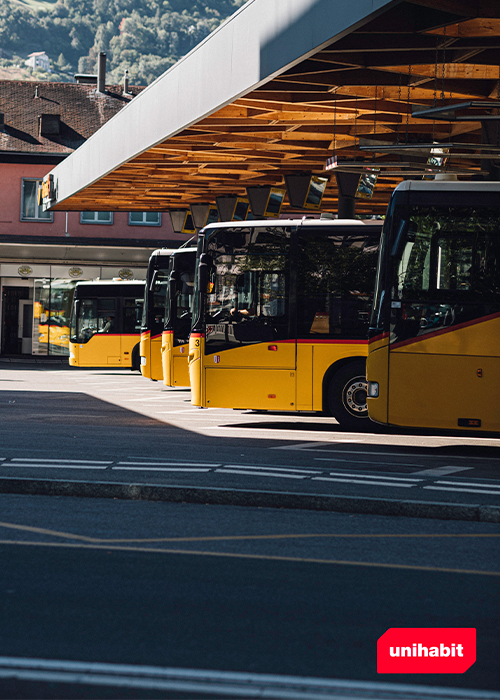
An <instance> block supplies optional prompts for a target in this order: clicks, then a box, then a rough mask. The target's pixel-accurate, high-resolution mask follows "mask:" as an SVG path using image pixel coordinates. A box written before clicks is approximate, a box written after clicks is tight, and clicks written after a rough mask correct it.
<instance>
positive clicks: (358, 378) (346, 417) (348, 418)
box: [327, 360, 373, 431]
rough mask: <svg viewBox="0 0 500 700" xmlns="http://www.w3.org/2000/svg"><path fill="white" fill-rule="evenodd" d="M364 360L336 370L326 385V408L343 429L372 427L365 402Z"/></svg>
mask: <svg viewBox="0 0 500 700" xmlns="http://www.w3.org/2000/svg"><path fill="white" fill-rule="evenodd" d="M366 395H367V382H366V362H365V361H364V360H355V361H354V362H350V363H349V364H347V365H344V366H343V367H341V368H340V369H339V371H338V372H336V373H335V374H334V375H333V377H332V378H331V380H330V383H329V385H328V393H327V399H328V408H329V411H330V413H331V415H332V416H333V417H334V418H335V419H336V420H337V421H338V423H339V425H340V427H341V428H343V429H344V430H355V431H356V430H367V429H369V428H371V427H373V423H372V422H371V421H370V419H369V418H368V407H367V403H366Z"/></svg>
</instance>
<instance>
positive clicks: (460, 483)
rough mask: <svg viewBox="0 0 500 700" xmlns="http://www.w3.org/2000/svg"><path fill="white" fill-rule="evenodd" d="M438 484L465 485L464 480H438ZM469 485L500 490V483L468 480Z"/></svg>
mask: <svg viewBox="0 0 500 700" xmlns="http://www.w3.org/2000/svg"><path fill="white" fill-rule="evenodd" d="M436 484H446V485H447V486H464V485H465V484H464V482H463V481H436ZM467 486H478V487H479V488H480V489H498V490H499V491H500V484H499V485H498V486H497V485H496V484H477V483H474V482H473V481H468V482H467Z"/></svg>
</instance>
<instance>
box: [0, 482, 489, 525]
mask: <svg viewBox="0 0 500 700" xmlns="http://www.w3.org/2000/svg"><path fill="white" fill-rule="evenodd" d="M0 493H11V494H26V495H44V496H70V497H84V498H117V499H123V500H149V501H168V502H172V503H183V502H185V503H200V504H205V505H229V506H244V507H262V508H288V509H297V510H315V511H331V512H340V513H359V514H368V515H391V516H400V517H414V518H434V519H440V520H463V521H474V522H490V523H500V506H496V505H487V504H482V503H446V502H436V501H417V500H405V501H401V500H396V499H389V498H371V497H367V496H336V495H328V494H321V493H313V494H310V493H294V492H289V491H288V492H287V491H263V490H257V489H253V490H250V489H230V488H229V489H228V488H217V487H211V486H206V487H192V486H182V485H170V486H158V485H155V484H147V483H115V482H102V481H100V482H87V481H77V480H64V481H62V480H55V479H23V478H13V477H12V478H11V477H5V476H0Z"/></svg>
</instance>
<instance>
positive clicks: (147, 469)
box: [113, 467, 210, 472]
mask: <svg viewBox="0 0 500 700" xmlns="http://www.w3.org/2000/svg"><path fill="white" fill-rule="evenodd" d="M113 470H118V471H129V472H209V471H210V469H201V468H200V469H197V468H192V467H113Z"/></svg>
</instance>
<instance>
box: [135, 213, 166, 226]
mask: <svg viewBox="0 0 500 700" xmlns="http://www.w3.org/2000/svg"><path fill="white" fill-rule="evenodd" d="M128 223H129V226H161V214H160V212H159V211H131V212H130V213H129V215H128Z"/></svg>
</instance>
